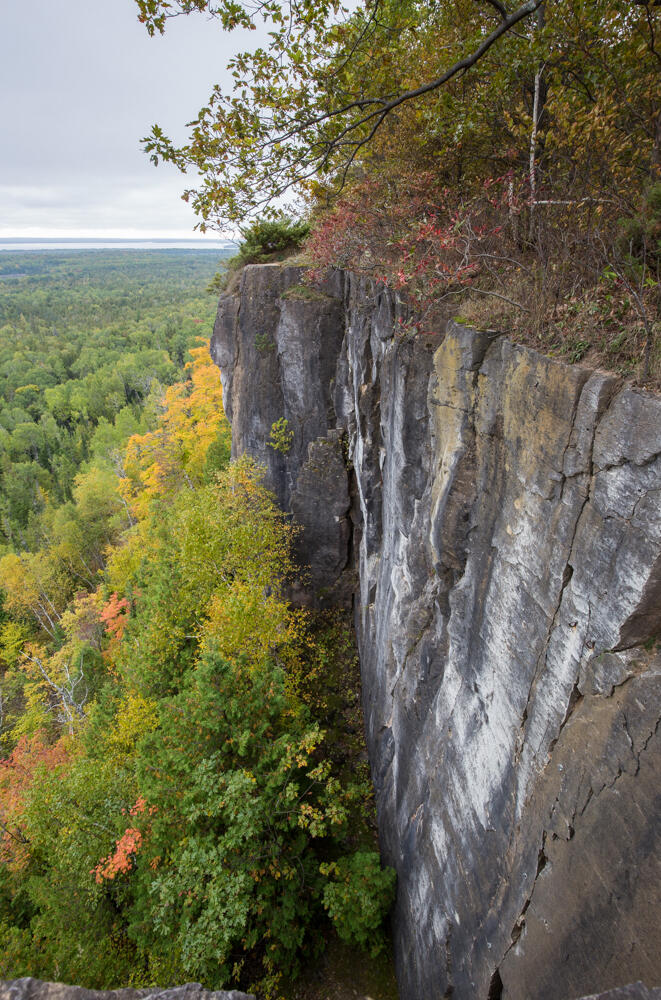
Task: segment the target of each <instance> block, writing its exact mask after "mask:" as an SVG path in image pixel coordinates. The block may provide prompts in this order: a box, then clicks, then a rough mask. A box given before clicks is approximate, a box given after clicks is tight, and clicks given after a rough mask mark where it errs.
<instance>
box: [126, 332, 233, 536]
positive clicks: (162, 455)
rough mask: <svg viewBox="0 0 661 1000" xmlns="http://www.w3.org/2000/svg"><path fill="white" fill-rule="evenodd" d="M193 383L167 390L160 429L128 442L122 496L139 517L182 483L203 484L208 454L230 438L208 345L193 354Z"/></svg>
mask: <svg viewBox="0 0 661 1000" xmlns="http://www.w3.org/2000/svg"><path fill="white" fill-rule="evenodd" d="M190 353H191V356H192V361H189V362H188V364H187V365H186V368H187V371H188V373H189V381H188V382H180V383H177V384H176V385H173V386H170V388H169V389H167V390H166V393H165V396H164V400H163V405H164V413H163V416H162V418H161V422H160V426H159V427H158V428H157V429H156V430H155V431H150V432H149V433H147V434H134V435H133V437H131V438H130V439H129V442H128V446H127V450H126V458H125V472H126V475H125V477H124V478H123V479H122V480H121V482H120V494H121V496H122V497H123V498H124V500H125V501H126V502H127V503H128V504H129V505H130V507H131V509H132V511H133V513H134V514H135V515H136V516H137V517H144V516H145V514H146V513H147V510H148V508H149V504H150V502H151V501H152V500H153V499H155V498H157V497H165V496H172V495H173V494H175V493H176V492H177V491H178V490H179V489H180V488H181V486H182V485H183V483H187V484H188V485H190V486H197V485H199V484H200V483H201V482H202V481H203V473H204V467H205V461H206V457H207V451H208V449H209V446H210V445H211V444H212V443H213V442H214V441H215V440H216V438H217V437H218V435H219V433H223V434H224V435H226V436H227V438H228V439H229V433H230V431H229V425H228V423H227V419H226V417H225V415H224V412H223V403H222V389H221V385H220V376H219V373H218V369H217V368H216V366H215V365H214V363H213V361H212V360H211V357H210V355H209V344H208V341H206V342H205V343H204V344H203V345H202V346H201V347H198V348H195V349H194V350H192V351H191V352H190Z"/></svg>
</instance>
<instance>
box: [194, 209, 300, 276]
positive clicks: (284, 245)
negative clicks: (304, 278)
mask: <svg viewBox="0 0 661 1000" xmlns="http://www.w3.org/2000/svg"><path fill="white" fill-rule="evenodd" d="M240 232H241V237H242V242H241V245H240V246H239V250H238V252H237V253H236V254H235V255H234V257H230V259H229V260H228V261H227V262H226V263H225V265H224V270H222V271H219V272H218V274H216V275H215V276H214V278H213V279H212V281H211V283H210V284H209V285H208V287H207V291H208V292H209V293H210V294H212V295H217V294H219V293H221V292H229V291H231V290H232V289H233V288H234V286H235V284H236V282H237V280H238V276H239V274H240V273H241V271H242V270H243V268H244V267H245V266H246V264H266V263H268V262H269V261H276V260H283V259H284V258H285V257H288V256H290V255H291V254H292V253H295V251H297V250H299V249H300V248H301V246H302V245H303V243H304V241H305V240H306V239H307V237H308V235H309V232H310V226H309V225H308V223H307V222H302V221H301V220H298V221H297V220H296V219H292V218H290V216H288V215H279V216H276V217H275V218H272V219H255V221H254V222H251V223H250V225H249V226H244V227H243V228H242V229H241V230H240Z"/></svg>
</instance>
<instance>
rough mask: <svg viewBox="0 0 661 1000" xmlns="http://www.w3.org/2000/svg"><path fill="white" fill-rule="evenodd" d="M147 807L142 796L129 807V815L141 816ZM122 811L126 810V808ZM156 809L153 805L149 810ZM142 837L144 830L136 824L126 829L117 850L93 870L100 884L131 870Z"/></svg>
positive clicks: (117, 844) (151, 811) (119, 840)
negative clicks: (139, 828)
mask: <svg viewBox="0 0 661 1000" xmlns="http://www.w3.org/2000/svg"><path fill="white" fill-rule="evenodd" d="M146 809H147V803H146V801H145V799H144V798H143V797H142V796H140V798H138V800H137V802H136V803H135V805H134V806H133V807H132V808H131V809H129V811H128V814H129V816H139V815H140V813H144V812H145V810H146ZM122 811H123V812H126V810H122ZM154 811H155V810H154V807H153V806H152V807H151V808H150V809H149V812H150V813H153V812H154ZM142 839H143V838H142V832H141V831H140V830H138V829H137V828H136V827H134V826H130V827H128V828H127V829H126V830H125V831H124V833H123V834H122V835H121V837H119V839H118V840H117V841H116V844H115V850H114V851H113V852H112V854H109V855H108V857H107V858H102V859H101V861H99V863H98V865H97V866H96V868H94V869H93V870H92V874H93V875H94V877H95V879H96V881H97V883H98V884H99V885H100V884H101V883H102V882H103V881H106V880H108V881H109V880H111V879H114V878H116V877H117V875H123V874H125V873H126V872H130V871H131V868H132V867H133V859H134V857H135V855H136V854H137V853H138V851H139V850H140V846H141V844H142Z"/></svg>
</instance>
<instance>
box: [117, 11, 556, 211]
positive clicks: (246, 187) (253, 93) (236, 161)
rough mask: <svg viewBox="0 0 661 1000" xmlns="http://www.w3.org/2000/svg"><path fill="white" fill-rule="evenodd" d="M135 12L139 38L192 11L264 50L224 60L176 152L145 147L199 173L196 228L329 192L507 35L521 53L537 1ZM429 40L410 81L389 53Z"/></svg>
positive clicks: (157, 136) (161, 137)
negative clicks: (264, 39) (223, 72)
mask: <svg viewBox="0 0 661 1000" xmlns="http://www.w3.org/2000/svg"><path fill="white" fill-rule="evenodd" d="M136 2H137V4H138V8H139V11H140V14H139V17H140V20H141V21H143V22H144V23H145V25H146V27H147V29H148V31H149V32H150V33H151V34H154V32H157V31H158V32H163V31H164V30H165V25H166V22H167V20H168V18H171V17H175V16H177V15H180V14H189V13H191V12H193V11H198V12H205V13H207V14H211V16H212V17H215V18H217V19H218V20H219V21H220V24H221V26H222V28H223V29H224V30H225V31H231V30H234V29H236V28H244V29H255V28H256V27H257V26H258V25H264V24H265V25H266V26H267V28H268V29H269V31H268V38H269V41H268V44H267V45H266V46H259V47H257V48H256V49H255V50H254V51H253V52H243V53H240V54H239V55H237V56H235V57H234V58H233V59H232V60H231V61H230V63H229V68H230V70H231V72H232V75H233V77H234V87H233V90H232V92H231V93H223V91H222V90H221V88H220V87H219V86H216V87H214V89H213V92H212V94H211V96H210V99H209V101H208V103H207V105H206V106H205V107H203V108H202V109H201V111H200V112H199V114H198V116H197V118H196V120H195V121H194V122H193V123H192V131H191V138H190V142H188V143H187V144H185V145H183V146H176V145H175V144H174V143H173V142H172V141H171V140H170V139H169V138H168V137H167V136H166V135H165V134H164V132H163V131H162V129H161V128H160V127H159V126H158V125H156V126H154V128H153V130H152V133H151V135H150V136H149V137H148V138H147V139H146V140H145V148H146V150H147V151H148V152H149V153H151V156H152V159H153V161H154V162H155V163H158V161H159V160H165V161H168V162H171V163H174V164H175V165H176V166H177V167H178V168H179V169H180V170H181V171H182V172H186V171H187V170H188V169H191V168H192V169H194V170H195V171H196V172H198V173H199V174H200V175H201V177H202V186H201V187H200V188H199V189H197V190H188V191H186V192H185V194H184V197H185V198H186V200H192V202H193V205H194V208H195V210H196V212H197V213H198V214H199V216H200V218H201V223H200V228H202V229H204V228H206V226H207V225H216V226H222V225H224V224H227V223H231V222H236V221H237V220H238V221H241V220H243V219H245V218H246V217H247V216H249V215H250V214H251V213H254V212H255V211H257V210H263V209H264V207H265V206H270V205H272V203H273V202H276V201H278V199H281V198H282V197H283V196H284V195H285V194H286V193H287V192H288V191H289V190H290V189H291V188H293V187H297V188H300V187H301V186H305V184H306V183H307V182H309V181H310V180H312V179H317V180H318V179H321V180H323V181H325V182H327V183H329V184H330V185H331V187H332V188H333V189H334V190H335V191H339V190H341V189H342V188H343V186H344V184H345V183H346V181H347V179H348V178H349V177H350V175H351V172H352V170H353V169H354V167H355V165H356V164H357V163H358V162H359V161H360V158H361V156H362V155H363V153H364V152H365V150H366V149H367V148H369V147H370V145H371V144H372V142H373V141H374V139H375V137H376V136H377V135H378V134H380V133H381V132H382V131H383V129H384V127H385V125H386V124H387V123H389V122H390V121H391V120H393V119H395V118H396V117H397V115H398V114H399V113H400V112H401V111H402V109H403V108H405V107H406V106H408V105H411V104H418V103H419V102H424V99H425V98H426V97H428V96H429V95H430V94H433V93H435V92H437V91H438V90H440V89H441V88H443V87H444V86H445V85H446V84H448V83H449V82H450V81H453V80H455V79H463V78H464V77H465V75H466V74H467V73H468V72H469V71H470V70H471V69H472V68H473V67H474V66H476V65H477V64H478V63H479V62H480V61H481V60H483V59H485V58H486V57H487V55H488V53H489V52H490V51H491V50H492V48H493V47H494V46H497V45H498V43H499V42H501V40H502V39H503V38H504V37H505V36H507V35H510V36H512V35H513V34H516V35H517V37H518V38H519V39H521V38H523V45H524V46H525V47H526V48H529V39H528V38H527V37H526V36H525V35H524V36H521V34H520V32H519V31H518V30H517V29H519V28H520V27H521V26H522V25H523V24H525V22H526V21H527V20H529V19H530V17H531V15H533V14H534V13H535V12H536V11H537V10H539V9H540V8H541V7H542V5H543V3H544V0H525V2H524V3H521V4H516V5H512V4H508V3H507V2H506V0H505V2H501V0H478V2H475V0H453V2H452V3H446V4H443V5H438V4H435V3H429V2H428V0H364V2H362V3H359V4H358V5H357V7H354V8H353V9H352V10H349V8H347V7H345V6H344V5H343V4H342V3H341V2H340V0H319V2H315V3H312V2H310V0H305V2H293V0H290V2H282V0H267V2H261V3H253V2H251V0H248V2H244V3H237V2H235V0H214V2H211V3H210V2H208V0H136ZM430 35H433V36H434V37H435V39H436V42H438V39H439V38H441V39H442V44H441V45H438V44H436V45H435V58H434V59H433V60H425V61H424V72H425V78H424V79H420V78H419V79H418V80H414V81H412V80H411V79H410V77H409V75H408V73H407V67H406V65H405V64H404V65H403V66H402V67H399V66H398V55H399V53H400V51H401V50H406V49H407V48H408V49H409V50H410V49H415V48H417V46H418V44H419V39H420V37H421V36H424V37H429V36H430ZM418 68H419V69H420V64H419V67H418ZM421 106H422V107H424V103H422V104H421Z"/></svg>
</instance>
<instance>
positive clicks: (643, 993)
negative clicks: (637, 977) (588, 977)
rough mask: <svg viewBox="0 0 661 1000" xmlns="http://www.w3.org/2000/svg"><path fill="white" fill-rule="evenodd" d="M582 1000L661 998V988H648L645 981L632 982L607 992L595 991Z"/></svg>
mask: <svg viewBox="0 0 661 1000" xmlns="http://www.w3.org/2000/svg"><path fill="white" fill-rule="evenodd" d="M581 1000H661V989H658V990H648V989H647V987H646V986H645V985H644V984H643V983H632V984H631V985H630V986H621V987H620V988H619V989H617V990H608V992H607V993H593V994H592V996H589V997H582V998H581Z"/></svg>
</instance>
